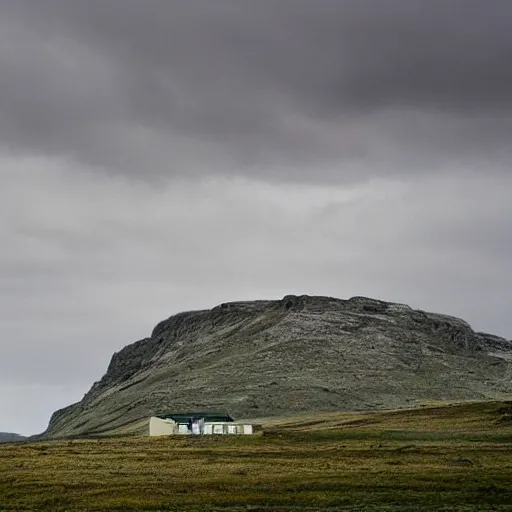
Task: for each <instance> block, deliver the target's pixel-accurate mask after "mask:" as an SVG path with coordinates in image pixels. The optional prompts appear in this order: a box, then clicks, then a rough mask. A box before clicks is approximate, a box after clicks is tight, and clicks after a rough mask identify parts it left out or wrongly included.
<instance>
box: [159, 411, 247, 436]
mask: <svg viewBox="0 0 512 512" xmlns="http://www.w3.org/2000/svg"><path fill="white" fill-rule="evenodd" d="M253 433H254V426H253V425H249V424H246V423H241V422H235V421H234V420H233V418H232V417H231V416H229V415H228V414H225V413H218V412H191V413H176V414H174V413H168V414H161V415H158V416H152V417H151V418H150V420H149V435H150V436H170V435H179V434H183V435H213V434H223V435H229V434H244V435H247V434H253Z"/></svg>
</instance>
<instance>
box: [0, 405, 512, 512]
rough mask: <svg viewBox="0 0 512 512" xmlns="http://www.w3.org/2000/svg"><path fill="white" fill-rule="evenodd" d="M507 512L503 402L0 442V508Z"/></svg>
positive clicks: (507, 413)
mask: <svg viewBox="0 0 512 512" xmlns="http://www.w3.org/2000/svg"><path fill="white" fill-rule="evenodd" d="M340 509H341V510H411V511H412V510H414V511H418V510H425V511H426V510H432V511H433V510H436V511H437V510H464V511H481V510H512V403H504V402H501V403H488V404H467V405H458V406H456V405H454V406H450V407H438V408H424V409H421V410H414V411H402V412H393V413H389V412H388V413H373V414H353V415H347V414H345V415H342V414H339V415H336V414H328V415H324V416H321V417H318V416H315V417H309V418H296V419H293V420H290V419H288V420H281V421H274V422H273V423H269V424H268V426H267V429H266V430H265V432H264V433H263V434H259V435H254V436H233V437H221V436H219V437H213V436H212V437H201V438H199V437H197V438H195V437H194V438H192V437H185V436H183V437H178V436H176V437H172V438H152V439H150V438H142V437H138V438H123V439H92V440H73V441H55V442H38V443H20V444H15V443H13V444H4V445H0V510H1V511H7V510H16V511H29V510H30V511H34V510H43V511H52V512H59V511H106V510H109V511H113V510H118V511H121V510H123V511H124V510H126V511H143V510H144V511H164V510H183V511H186V510H206V511H228V510H229V511H247V510H252V511H253V512H254V511H258V510H259V511H263V510H272V511H293V510H311V511H313V510H340Z"/></svg>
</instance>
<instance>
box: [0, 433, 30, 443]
mask: <svg viewBox="0 0 512 512" xmlns="http://www.w3.org/2000/svg"><path fill="white" fill-rule="evenodd" d="M25 439H27V438H26V437H23V436H20V435H19V434H13V433H11V432H0V443H11V442H13V441H23V440H25Z"/></svg>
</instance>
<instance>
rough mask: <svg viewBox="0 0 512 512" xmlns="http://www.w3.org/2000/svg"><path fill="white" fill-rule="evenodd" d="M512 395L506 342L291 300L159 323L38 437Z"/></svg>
mask: <svg viewBox="0 0 512 512" xmlns="http://www.w3.org/2000/svg"><path fill="white" fill-rule="evenodd" d="M511 397H512V343H511V342H510V341H507V340H505V339H503V338H499V337H497V336H491V335H488V334H484V333H477V332H474V331H473V330H472V329H471V327H470V326H469V325H468V324H467V323H466V322H464V321H463V320H460V319H458V318H454V317H451V316H446V315H441V314H434V313H426V312H424V311H420V310H414V309H412V308H410V307H409V306H406V305H403V304H396V303H390V302H383V301H380V300H375V299H369V298H364V297H353V298H351V299H349V300H340V299H334V298H330V297H309V296H286V297H284V298H283V299H282V300H274V301H252V302H235V303H227V304H221V305H220V306H217V307H215V308H213V309H212V310H205V311H194V312H187V313H180V314H178V315H175V316H172V317H170V318H169V319H167V320H164V321H163V322H161V323H160V324H158V325H157V326H156V327H155V329H154V330H153V333H152V334H151V336H150V337H149V338H146V339H143V340H141V341H138V342H136V343H133V344H132V345H128V346H127V347H125V348H123V349H122V350H121V351H119V352H118V353H116V354H114V356H113V357H112V360H111V362H110V365H109V367H108V369H107V372H106V374H105V375H104V377H103V378H102V379H101V380H100V381H99V382H96V383H95V384H94V385H93V386H92V388H91V390H90V391H89V392H88V393H87V394H86V395H85V397H84V398H83V400H82V401H81V402H79V403H77V404H74V405H71V406H69V407H66V408H65V409H62V410H60V411H57V412H56V413H54V415H53V416H52V418H51V420H50V424H49V426H48V429H47V431H46V432H45V433H44V434H43V435H44V436H45V437H66V436H72V435H83V434H89V435H103V434H116V433H122V432H125V433H126V432H145V431H146V429H147V420H148V418H149V417H150V416H151V415H153V414H157V413H161V412H168V411H180V410H187V411H188V410H191V409H199V410H208V409H210V410H211V409H215V410H219V409H220V410H226V411H228V412H229V413H230V414H231V415H233V416H234V417H235V418H237V419H238V418H255V417H257V418H263V417H269V416H289V415H293V414H304V413H307V414H309V413H315V412H322V411H323V412H326V411H349V410H376V409H390V408H403V407H410V406H416V405H420V404H422V403H425V402H428V401H432V400H435V401H443V400H491V399H494V400H499V399H507V398H511Z"/></svg>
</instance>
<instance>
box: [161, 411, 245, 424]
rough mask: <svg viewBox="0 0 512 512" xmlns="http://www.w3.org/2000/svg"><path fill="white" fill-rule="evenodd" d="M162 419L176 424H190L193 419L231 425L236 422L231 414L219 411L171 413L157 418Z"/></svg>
mask: <svg viewBox="0 0 512 512" xmlns="http://www.w3.org/2000/svg"><path fill="white" fill-rule="evenodd" d="M157 417H158V418H161V419H171V420H173V421H175V422H176V423H188V421H189V420H191V419H193V418H201V419H204V421H206V422H207V423H208V422H222V423H229V422H232V421H235V420H234V419H233V418H232V417H231V416H230V415H229V414H227V413H225V412H217V411H206V412H205V411H193V412H176V413H173V412H169V413H165V414H159V415H158V416H157Z"/></svg>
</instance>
